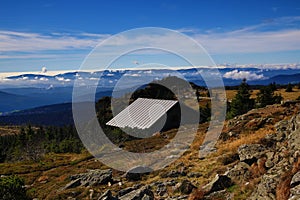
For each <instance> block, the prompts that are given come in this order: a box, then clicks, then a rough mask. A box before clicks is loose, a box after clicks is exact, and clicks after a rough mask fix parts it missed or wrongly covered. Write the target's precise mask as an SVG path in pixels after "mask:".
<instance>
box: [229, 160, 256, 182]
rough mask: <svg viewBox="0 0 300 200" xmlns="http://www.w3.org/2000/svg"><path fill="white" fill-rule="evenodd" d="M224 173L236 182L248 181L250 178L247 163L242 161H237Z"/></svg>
mask: <svg viewBox="0 0 300 200" xmlns="http://www.w3.org/2000/svg"><path fill="white" fill-rule="evenodd" d="M225 175H227V176H228V177H229V178H231V179H232V180H234V181H237V182H243V181H248V180H249V179H250V178H251V173H250V171H249V165H247V164H246V163H244V162H239V163H237V164H236V165H235V166H234V167H233V168H232V169H230V170H229V171H227V172H226V173H225Z"/></svg>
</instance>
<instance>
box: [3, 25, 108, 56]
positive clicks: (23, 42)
mask: <svg viewBox="0 0 300 200" xmlns="http://www.w3.org/2000/svg"><path fill="white" fill-rule="evenodd" d="M106 37H108V36H107V34H97V35H95V34H94V35H93V37H91V35H86V34H76V35H68V34H58V33H56V34H49V35H43V34H40V33H27V32H17V31H6V30H0V52H2V53H3V52H12V51H16V52H36V51H50V50H68V49H86V48H91V47H94V46H95V45H96V44H97V43H99V42H100V41H101V40H103V39H105V38H106Z"/></svg>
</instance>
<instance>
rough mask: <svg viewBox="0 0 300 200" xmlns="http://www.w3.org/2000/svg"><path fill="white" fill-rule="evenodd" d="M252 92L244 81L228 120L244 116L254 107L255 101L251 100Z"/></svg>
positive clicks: (231, 105) (233, 100)
mask: <svg viewBox="0 0 300 200" xmlns="http://www.w3.org/2000/svg"><path fill="white" fill-rule="evenodd" d="M250 96H251V90H250V87H249V85H248V84H247V81H246V79H243V81H242V83H241V85H240V86H239V89H238V92H237V94H236V95H235V97H234V98H233V99H232V102H231V103H230V110H229V112H228V118H233V117H235V116H237V115H242V114H244V113H246V112H248V111H249V110H251V109H252V108H253V107H254V99H251V98H250Z"/></svg>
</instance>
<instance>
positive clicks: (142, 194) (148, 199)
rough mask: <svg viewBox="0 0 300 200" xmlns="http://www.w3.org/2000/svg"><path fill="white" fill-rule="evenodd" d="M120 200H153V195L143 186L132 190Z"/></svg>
mask: <svg viewBox="0 0 300 200" xmlns="http://www.w3.org/2000/svg"><path fill="white" fill-rule="evenodd" d="M119 199H120V200H153V199H154V194H153V192H152V191H151V190H150V188H149V187H147V186H144V187H141V188H140V189H137V190H133V191H131V192H129V193H127V194H125V195H123V196H121V197H119Z"/></svg>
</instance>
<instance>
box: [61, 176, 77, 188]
mask: <svg viewBox="0 0 300 200" xmlns="http://www.w3.org/2000/svg"><path fill="white" fill-rule="evenodd" d="M80 185H81V180H80V179H76V180H73V181H71V182H69V183H68V184H67V185H66V186H65V187H64V188H63V189H62V190H67V189H70V188H75V187H78V186H80Z"/></svg>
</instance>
